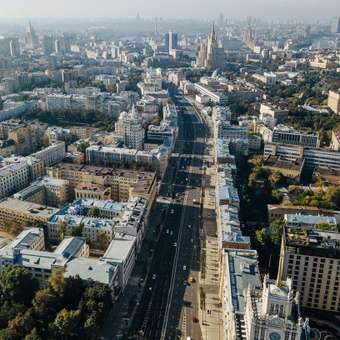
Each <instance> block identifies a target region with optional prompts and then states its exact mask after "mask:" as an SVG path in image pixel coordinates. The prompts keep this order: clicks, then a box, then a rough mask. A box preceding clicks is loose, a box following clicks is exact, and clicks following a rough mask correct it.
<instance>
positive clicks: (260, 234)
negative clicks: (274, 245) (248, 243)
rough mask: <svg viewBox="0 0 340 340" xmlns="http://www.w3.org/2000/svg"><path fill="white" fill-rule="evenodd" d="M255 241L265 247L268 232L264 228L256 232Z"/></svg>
mask: <svg viewBox="0 0 340 340" xmlns="http://www.w3.org/2000/svg"><path fill="white" fill-rule="evenodd" d="M256 241H257V242H258V243H260V244H261V245H265V244H266V243H267V241H268V232H267V229H266V228H262V229H260V230H256Z"/></svg>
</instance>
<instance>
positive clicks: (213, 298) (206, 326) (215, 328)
mask: <svg viewBox="0 0 340 340" xmlns="http://www.w3.org/2000/svg"><path fill="white" fill-rule="evenodd" d="M209 142H210V140H209ZM209 142H208V144H209ZM211 154H212V150H211V152H210V155H211ZM215 173H216V169H215V166H211V167H209V168H207V171H206V176H207V177H208V178H209V181H208V182H209V183H206V186H205V188H204V202H203V208H204V213H203V238H204V242H203V244H202V252H201V256H202V258H201V263H202V267H201V272H200V278H199V283H200V289H199V291H198V301H199V302H200V308H199V317H198V319H199V322H200V326H201V330H202V337H203V339H204V340H212V339H213V340H223V339H224V330H223V309H222V301H221V297H220V289H221V281H222V278H221V272H223V271H222V270H221V261H220V250H219V244H218V236H217V235H218V233H217V225H216V215H215V212H216V209H215V184H216V175H215Z"/></svg>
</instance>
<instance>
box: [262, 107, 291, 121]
mask: <svg viewBox="0 0 340 340" xmlns="http://www.w3.org/2000/svg"><path fill="white" fill-rule="evenodd" d="M266 116H269V117H272V118H273V119H275V120H276V122H277V123H282V122H283V121H284V119H285V118H286V117H288V110H285V109H283V108H280V107H278V106H274V105H273V104H270V103H262V104H261V106H260V120H263V119H264V117H266Z"/></svg>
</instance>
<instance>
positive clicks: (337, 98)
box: [328, 90, 340, 115]
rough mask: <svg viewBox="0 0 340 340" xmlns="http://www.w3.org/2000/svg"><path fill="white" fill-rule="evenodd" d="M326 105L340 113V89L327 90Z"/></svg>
mask: <svg viewBox="0 0 340 340" xmlns="http://www.w3.org/2000/svg"><path fill="white" fill-rule="evenodd" d="M328 107H329V108H330V109H331V110H332V111H333V112H334V113H335V114H337V115H338V114H340V90H338V91H329V94H328Z"/></svg>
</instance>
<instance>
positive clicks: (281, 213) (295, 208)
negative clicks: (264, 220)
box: [267, 204, 340, 224]
mask: <svg viewBox="0 0 340 340" xmlns="http://www.w3.org/2000/svg"><path fill="white" fill-rule="evenodd" d="M267 208H268V221H269V223H270V222H272V221H274V220H277V219H284V217H285V215H286V214H299V215H313V216H334V217H335V219H336V221H337V223H338V224H340V211H335V210H327V209H320V208H317V207H308V206H299V205H286V204H268V206H267Z"/></svg>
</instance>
